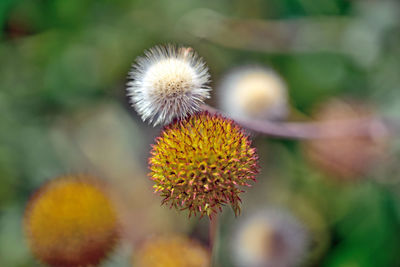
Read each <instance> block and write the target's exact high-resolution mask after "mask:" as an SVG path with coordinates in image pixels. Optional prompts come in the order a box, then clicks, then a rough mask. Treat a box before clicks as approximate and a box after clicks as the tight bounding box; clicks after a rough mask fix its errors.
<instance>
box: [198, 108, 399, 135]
mask: <svg viewBox="0 0 400 267" xmlns="http://www.w3.org/2000/svg"><path fill="white" fill-rule="evenodd" d="M202 108H203V110H206V111H208V112H210V113H211V114H216V113H219V114H222V115H224V114H223V112H221V111H219V110H218V109H215V108H213V107H210V106H208V105H203V106H202ZM225 116H226V115H225ZM235 121H236V122H237V123H238V124H240V125H242V126H243V127H244V128H247V129H249V130H252V131H255V132H258V133H261V134H265V135H268V136H273V137H281V138H290V139H321V138H333V137H344V136H354V135H355V136H371V137H382V136H387V135H388V132H389V131H392V130H396V128H397V129H398V128H399V122H400V121H389V120H386V121H385V120H383V119H379V118H374V117H370V118H367V117H366V118H359V119H348V120H337V121H329V122H273V121H265V120H244V119H235ZM327 129H329V130H327Z"/></svg>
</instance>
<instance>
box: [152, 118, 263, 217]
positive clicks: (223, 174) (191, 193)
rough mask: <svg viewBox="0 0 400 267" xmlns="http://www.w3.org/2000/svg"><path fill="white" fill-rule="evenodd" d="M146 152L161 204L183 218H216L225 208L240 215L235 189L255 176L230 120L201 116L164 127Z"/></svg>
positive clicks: (246, 146) (248, 151) (243, 138)
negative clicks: (183, 214) (183, 212)
mask: <svg viewBox="0 0 400 267" xmlns="http://www.w3.org/2000/svg"><path fill="white" fill-rule="evenodd" d="M156 140H157V142H156V144H155V145H154V146H153V149H152V151H151V155H152V156H151V157H150V159H149V164H150V170H151V173H150V176H151V179H152V180H153V181H154V182H155V185H154V189H155V192H159V193H160V194H161V195H162V196H163V197H164V200H163V204H164V203H167V202H169V203H170V207H175V208H178V209H182V210H184V209H188V210H189V216H191V215H192V213H193V214H194V215H196V214H197V212H199V213H200V215H201V216H203V215H208V216H210V218H211V216H212V214H214V213H216V212H217V210H218V209H219V210H221V206H222V205H223V204H230V205H231V207H232V209H233V211H234V212H235V214H236V215H237V214H239V213H240V206H239V204H240V201H241V200H240V197H239V194H240V193H241V192H243V190H242V189H241V188H240V186H250V184H249V182H250V181H251V180H253V181H255V176H256V174H257V173H258V171H259V168H258V156H257V153H256V150H255V148H252V147H251V142H250V140H249V137H248V136H247V135H246V134H245V133H244V131H243V130H242V128H240V127H239V126H238V125H237V124H236V123H234V122H233V121H232V120H229V119H226V118H224V117H222V116H219V115H210V114H209V113H208V112H202V113H199V114H196V115H193V116H191V117H189V118H186V119H184V120H180V121H175V122H173V123H172V124H170V125H169V126H167V127H166V128H165V129H164V130H163V132H162V134H161V136H160V137H158V138H157V139H156Z"/></svg>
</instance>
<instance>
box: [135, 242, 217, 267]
mask: <svg viewBox="0 0 400 267" xmlns="http://www.w3.org/2000/svg"><path fill="white" fill-rule="evenodd" d="M135 255H136V257H135V258H134V264H135V265H134V266H139V267H207V266H209V258H210V256H209V253H208V251H207V249H206V248H205V247H204V246H202V245H201V244H200V243H198V242H196V241H194V240H191V239H189V238H188V237H186V236H183V235H165V236H159V237H153V238H150V239H148V240H147V241H146V242H144V243H143V245H142V246H141V247H140V248H139V250H138V251H137V253H136V254H135Z"/></svg>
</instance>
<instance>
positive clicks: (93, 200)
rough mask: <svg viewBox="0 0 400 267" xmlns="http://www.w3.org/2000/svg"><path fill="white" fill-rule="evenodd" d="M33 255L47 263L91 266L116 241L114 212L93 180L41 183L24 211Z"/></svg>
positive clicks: (72, 178) (60, 266)
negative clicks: (42, 184)
mask: <svg viewBox="0 0 400 267" xmlns="http://www.w3.org/2000/svg"><path fill="white" fill-rule="evenodd" d="M24 223H25V230H26V234H27V238H28V242H29V245H30V248H31V250H32V252H33V253H34V255H35V256H36V258H37V259H38V260H40V261H41V262H43V263H45V264H48V265H50V266H57V267H63V266H65V267H67V266H68V267H70V266H92V265H96V264H98V263H99V262H100V261H101V260H102V259H104V258H105V257H106V256H107V254H108V253H109V252H110V251H111V250H112V249H113V247H114V245H115V244H116V241H117V236H118V235H117V232H118V231H117V228H118V227H117V215H116V212H115V210H114V207H113V205H112V203H111V201H110V199H109V198H108V197H107V195H106V194H105V193H104V191H103V190H102V189H101V187H100V186H99V184H98V183H97V182H96V180H95V179H93V178H91V177H88V176H67V177H62V178H58V179H55V180H53V181H50V182H48V183H47V184H45V185H44V186H42V187H41V188H40V189H39V190H38V192H36V194H35V195H34V196H33V198H32V199H31V200H30V202H29V204H28V207H27V209H26V212H25V218H24Z"/></svg>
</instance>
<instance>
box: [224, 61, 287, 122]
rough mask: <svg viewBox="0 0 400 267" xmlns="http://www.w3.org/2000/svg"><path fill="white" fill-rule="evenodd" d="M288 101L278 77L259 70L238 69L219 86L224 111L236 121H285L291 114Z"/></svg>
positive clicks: (285, 89)
mask: <svg viewBox="0 0 400 267" xmlns="http://www.w3.org/2000/svg"><path fill="white" fill-rule="evenodd" d="M287 98H288V97H287V88H286V85H285V83H284V81H283V80H282V79H281V78H280V77H279V76H278V74H276V73H275V72H274V71H272V70H270V69H266V68H263V67H259V66H247V67H240V68H237V69H234V70H232V71H231V72H230V73H228V74H227V75H226V76H225V78H224V79H223V80H222V81H221V84H220V86H219V105H220V108H221V109H222V110H223V111H225V112H226V113H227V114H228V115H230V116H231V117H233V118H236V119H261V120H278V119H283V118H285V117H286V115H287V113H288V104H287Z"/></svg>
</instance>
